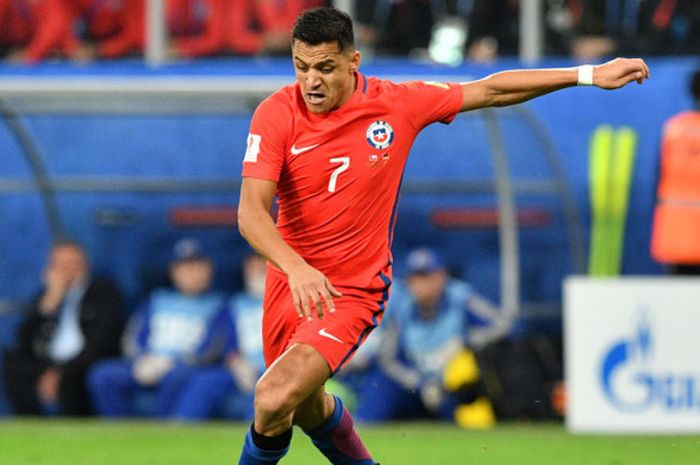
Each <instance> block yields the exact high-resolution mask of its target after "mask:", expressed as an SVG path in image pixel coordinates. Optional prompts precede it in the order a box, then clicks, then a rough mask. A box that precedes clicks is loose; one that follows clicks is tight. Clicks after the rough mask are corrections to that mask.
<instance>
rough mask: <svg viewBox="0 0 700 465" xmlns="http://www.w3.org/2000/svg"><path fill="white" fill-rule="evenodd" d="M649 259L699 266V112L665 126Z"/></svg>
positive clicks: (674, 119)
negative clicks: (650, 257)
mask: <svg viewBox="0 0 700 465" xmlns="http://www.w3.org/2000/svg"><path fill="white" fill-rule="evenodd" d="M651 255H652V257H654V259H655V260H657V261H659V262H661V263H673V264H700V112H685V113H681V114H679V115H676V116H674V117H673V118H671V119H670V120H669V121H668V122H667V123H666V124H665V125H664V131H663V139H662V142H661V166H660V173H659V185H658V190H657V200H656V208H655V210H654V225H653V231H652V238H651Z"/></svg>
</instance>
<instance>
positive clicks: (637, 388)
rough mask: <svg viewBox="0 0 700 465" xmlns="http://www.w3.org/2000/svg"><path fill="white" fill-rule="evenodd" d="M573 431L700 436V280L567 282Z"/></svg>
mask: <svg viewBox="0 0 700 465" xmlns="http://www.w3.org/2000/svg"><path fill="white" fill-rule="evenodd" d="M564 338H565V339H564V342H565V365H566V386H567V397H568V406H567V419H566V422H567V426H568V428H569V429H570V430H571V431H575V432H611V433H645V432H647V433H698V432H700V279H693V278H685V279H681V278H619V279H594V278H583V277H575V278H569V279H567V280H566V282H565V285H564Z"/></svg>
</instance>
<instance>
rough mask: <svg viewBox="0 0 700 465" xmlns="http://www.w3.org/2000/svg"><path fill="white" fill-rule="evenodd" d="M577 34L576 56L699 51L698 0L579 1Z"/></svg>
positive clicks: (699, 21)
mask: <svg viewBox="0 0 700 465" xmlns="http://www.w3.org/2000/svg"><path fill="white" fill-rule="evenodd" d="M576 3H577V8H578V10H579V19H578V21H577V22H578V35H579V37H578V38H577V39H576V40H575V41H574V43H573V45H572V54H573V56H575V57H577V58H579V59H582V60H593V59H597V58H599V57H601V56H604V55H613V54H616V55H626V54H674V53H676V54H678V53H681V54H689V53H698V52H700V2H698V1H697V0H576Z"/></svg>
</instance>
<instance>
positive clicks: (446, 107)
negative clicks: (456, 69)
mask: <svg viewBox="0 0 700 465" xmlns="http://www.w3.org/2000/svg"><path fill="white" fill-rule="evenodd" d="M399 87H400V88H401V92H402V94H403V95H402V96H401V99H400V101H401V102H403V103H404V105H405V106H406V113H407V115H408V118H409V120H410V121H411V123H412V124H413V126H415V127H416V129H422V128H424V127H425V126H427V125H429V124H431V123H434V122H436V121H440V122H441V123H445V124H448V123H450V122H451V121H452V120H453V119H454V118H455V116H457V113H459V111H460V109H461V108H462V87H461V86H460V85H459V84H457V83H442V82H433V81H427V82H424V81H410V82H405V83H402V84H401V85H400V86H399Z"/></svg>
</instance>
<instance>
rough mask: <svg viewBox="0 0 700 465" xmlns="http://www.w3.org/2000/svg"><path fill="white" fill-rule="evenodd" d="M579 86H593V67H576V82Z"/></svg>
mask: <svg viewBox="0 0 700 465" xmlns="http://www.w3.org/2000/svg"><path fill="white" fill-rule="evenodd" d="M577 85H579V86H592V85H593V65H581V66H579V67H578V82H577Z"/></svg>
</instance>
